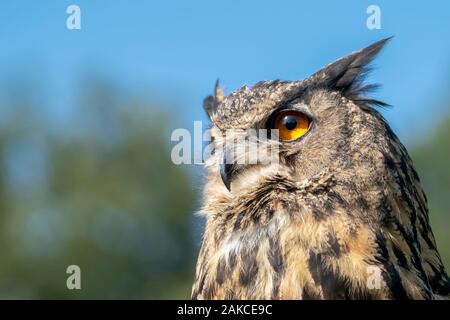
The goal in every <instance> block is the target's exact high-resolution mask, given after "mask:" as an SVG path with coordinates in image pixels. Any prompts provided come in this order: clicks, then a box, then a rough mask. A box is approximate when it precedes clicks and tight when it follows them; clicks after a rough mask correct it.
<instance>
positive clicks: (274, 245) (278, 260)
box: [269, 236, 284, 299]
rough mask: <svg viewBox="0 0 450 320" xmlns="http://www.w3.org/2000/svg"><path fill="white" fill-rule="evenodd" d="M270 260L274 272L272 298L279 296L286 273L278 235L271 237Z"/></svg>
mask: <svg viewBox="0 0 450 320" xmlns="http://www.w3.org/2000/svg"><path fill="white" fill-rule="evenodd" d="M269 262H270V265H271V266H272V268H273V270H274V273H273V276H272V283H273V289H272V299H276V298H278V294H279V289H280V282H281V278H282V276H283V273H284V265H283V253H282V250H281V246H280V241H279V238H278V236H275V237H271V238H269Z"/></svg>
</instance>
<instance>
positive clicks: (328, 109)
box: [204, 39, 391, 194]
mask: <svg viewBox="0 0 450 320" xmlns="http://www.w3.org/2000/svg"><path fill="white" fill-rule="evenodd" d="M388 40H389V39H384V40H381V41H379V42H376V43H374V44H372V45H370V46H368V47H366V48H364V49H362V50H359V51H357V52H354V53H352V54H350V55H348V56H345V57H343V58H341V59H339V60H337V61H335V62H333V63H331V64H329V65H327V66H325V67H324V68H323V69H321V70H319V71H318V72H316V73H314V74H313V75H311V76H310V77H308V78H306V79H304V80H301V81H278V80H277V81H262V82H259V83H257V84H255V85H254V86H252V87H247V86H243V87H242V88H240V89H238V90H237V91H235V92H233V93H231V94H230V95H228V96H225V95H224V93H223V91H222V89H221V88H220V86H219V85H218V84H216V88H215V92H214V95H211V96H208V97H207V98H206V99H205V101H204V109H205V111H206V113H207V114H208V116H209V118H210V120H211V123H212V126H211V136H212V140H213V141H214V152H213V153H212V156H211V157H210V159H208V160H207V166H208V168H209V173H210V177H211V179H210V181H209V183H212V184H214V185H213V186H210V187H212V189H214V190H215V191H216V192H223V193H231V194H239V193H240V192H241V191H242V190H243V188H246V187H248V186H250V185H251V184H255V183H259V182H260V180H261V179H264V178H267V177H270V176H273V175H276V174H280V173H281V174H283V175H284V176H287V177H289V178H290V179H292V180H294V181H302V180H304V179H308V178H309V177H312V176H314V175H316V174H319V173H320V172H321V171H323V170H332V171H333V173H334V174H335V175H339V174H341V175H349V174H351V170H348V168H351V167H352V165H353V164H354V163H356V162H357V163H360V164H361V163H362V164H363V165H364V157H368V159H367V160H368V161H367V163H366V165H368V166H369V168H368V169H370V167H376V166H377V161H376V159H375V158H376V157H378V156H380V157H381V156H382V149H383V148H384V147H386V145H383V140H385V139H386V137H387V136H389V135H390V133H391V131H390V129H389V127H388V125H387V124H386V122H385V121H384V119H383V117H382V116H381V115H380V114H379V112H378V111H377V110H376V109H375V108H374V105H377V106H385V105H386V104H384V103H383V102H381V101H378V100H375V99H372V98H369V97H367V93H368V92H370V91H371V90H373V89H374V88H375V87H376V86H375V85H370V84H365V83H364V81H363V80H364V77H365V75H367V72H368V71H369V68H368V64H369V63H370V62H371V61H372V60H373V58H374V57H375V56H376V55H377V53H378V52H379V51H380V50H381V49H382V48H383V46H384V45H385V44H386V42H387V41H388ZM255 132H256V138H255V139H251V138H250V137H251V136H255ZM250 133H251V134H250ZM244 142H245V143H244ZM230 143H231V145H232V146H231V147H230ZM252 146H256V148H252ZM231 149H233V150H234V151H233V152H231V151H230V150H231ZM378 149H379V150H378ZM236 150H240V152H239V151H236ZM255 150H258V155H259V158H258V159H256V161H251V160H250V161H249V159H252V156H254V153H255ZM261 150H265V151H264V152H261ZM377 150H378V151H379V152H377ZM231 153H233V155H232V156H230V154H231ZM238 154H240V155H238ZM244 158H245V159H246V160H243V159H244ZM253 158H254V157H253ZM369 158H370V159H369ZM374 159H375V160H374ZM370 170H371V169H370ZM370 170H369V171H370ZM372 174H377V173H376V172H372Z"/></svg>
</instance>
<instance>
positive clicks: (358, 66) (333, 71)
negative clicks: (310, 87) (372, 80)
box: [311, 37, 392, 96]
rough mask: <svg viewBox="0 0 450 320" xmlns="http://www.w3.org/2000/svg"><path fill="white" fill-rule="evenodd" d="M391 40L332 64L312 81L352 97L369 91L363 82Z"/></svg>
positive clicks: (387, 39) (317, 73) (316, 74)
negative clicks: (374, 61)
mask: <svg viewBox="0 0 450 320" xmlns="http://www.w3.org/2000/svg"><path fill="white" fill-rule="evenodd" d="M391 38H392V37H389V38H386V39H383V40H380V41H378V42H375V43H374V44H372V45H370V46H368V47H366V48H364V49H361V50H359V51H356V52H354V53H351V54H350V55H348V56H346V57H343V58H341V59H338V60H336V61H335V62H332V63H331V64H329V65H327V66H326V67H325V68H323V69H322V70H320V71H318V72H316V73H315V74H314V75H312V76H311V80H312V81H313V82H314V83H316V84H318V85H322V86H323V85H325V86H326V87H328V88H332V89H336V90H339V91H341V92H343V93H344V94H346V95H350V96H357V95H359V94H360V93H363V92H364V91H367V86H366V85H364V84H363V80H364V77H365V76H366V75H367V73H368V72H369V71H370V68H369V67H368V64H370V62H372V60H373V59H374V58H375V57H376V55H377V54H378V53H379V52H380V51H381V49H382V48H383V47H384V46H385V44H386V43H387V42H388V41H389V40H390V39H391Z"/></svg>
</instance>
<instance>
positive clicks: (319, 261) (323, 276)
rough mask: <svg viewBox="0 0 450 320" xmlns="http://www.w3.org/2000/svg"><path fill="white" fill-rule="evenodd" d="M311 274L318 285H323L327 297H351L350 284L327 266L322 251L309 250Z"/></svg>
mask: <svg viewBox="0 0 450 320" xmlns="http://www.w3.org/2000/svg"><path fill="white" fill-rule="evenodd" d="M308 266H309V270H310V271H311V276H312V278H313V280H314V283H316V284H317V285H318V286H321V287H322V292H323V295H324V298H325V299H351V298H352V297H351V296H350V295H349V288H348V284H347V283H346V282H345V280H344V279H343V278H342V277H339V276H338V275H337V274H335V273H334V272H333V271H332V270H330V269H329V268H327V266H326V262H325V261H324V259H323V255H322V254H321V253H316V252H314V251H312V250H311V251H310V252H309V259H308Z"/></svg>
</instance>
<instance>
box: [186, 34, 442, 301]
mask: <svg viewBox="0 0 450 320" xmlns="http://www.w3.org/2000/svg"><path fill="white" fill-rule="evenodd" d="M387 40H388V39H385V40H382V41H379V42H376V43H374V44H372V45H370V46H369V47H367V48H364V49H362V50H360V51H357V52H354V53H352V54H350V55H348V56H346V57H344V58H341V59H339V60H337V61H335V62H333V63H331V64H329V65H328V66H326V67H325V68H323V69H322V70H320V71H318V72H316V73H315V74H313V75H312V76H310V77H308V78H306V79H305V80H302V81H262V82H259V83H257V84H256V85H254V86H253V87H247V86H244V87H242V88H241V89H239V90H237V91H236V92H234V93H232V94H230V95H229V96H226V97H225V96H224V94H223V92H222V90H221V89H220V87H219V86H217V85H216V90H215V94H214V96H210V97H207V98H206V99H205V103H204V107H205V110H206V112H207V114H208V116H209V118H210V119H211V122H212V126H211V136H212V138H213V141H214V146H215V149H214V152H213V153H212V156H211V157H210V158H209V159H208V161H207V168H208V176H207V182H206V185H205V189H204V203H203V207H202V212H203V213H204V215H205V217H206V226H205V232H204V238H203V244H202V248H201V251H200V254H199V258H198V262H197V269H196V279H195V283H194V286H193V291H192V298H194V299H436V298H446V297H447V296H448V295H449V289H450V285H449V280H448V277H447V275H446V273H445V270H444V267H443V264H442V262H441V259H440V256H439V253H438V251H437V249H436V242H435V239H434V237H433V233H432V231H431V228H430V225H429V220H428V209H427V199H426V196H425V194H424V192H423V190H422V188H421V186H420V180H419V177H418V175H417V173H416V171H415V169H414V167H413V164H412V162H411V159H410V157H409V156H408V153H407V151H406V149H405V147H404V146H403V145H402V144H401V142H400V141H399V139H398V138H397V137H396V135H395V134H394V133H393V132H392V130H391V129H390V127H389V125H388V124H387V123H386V121H385V120H384V119H383V117H382V116H381V114H380V113H379V112H378V111H377V109H376V108H375V106H384V105H385V104H384V103H383V102H381V101H378V100H375V99H372V98H368V97H367V92H368V91H369V90H371V89H373V88H374V86H373V85H367V84H365V83H364V82H363V78H364V75H365V74H366V73H367V71H368V67H367V66H368V64H369V63H370V62H371V61H372V59H373V58H374V57H375V55H376V54H377V53H378V52H379V51H380V50H381V48H382V47H383V46H384V44H385V43H386V42H387ZM251 129H255V130H258V129H268V130H270V129H275V131H274V132H276V134H273V133H270V135H269V134H268V135H269V138H268V139H262V137H261V136H259V137H258V139H256V140H255V141H254V142H253V143H255V144H257V145H258V146H259V145H260V144H264V146H265V147H267V148H268V149H270V150H272V151H273V150H277V152H276V156H277V158H278V161H265V162H264V161H261V159H259V160H258V161H256V162H253V163H242V162H241V163H239V161H237V159H236V158H233V157H228V155H227V153H229V152H230V150H229V147H228V146H227V144H226V143H225V141H228V140H227V139H229V135H231V137H232V138H233V139H234V138H237V136H239V138H242V136H244V140H238V139H236V141H247V140H249V139H246V138H245V137H246V135H248V132H249V131H251ZM261 131H264V130H261ZM267 132H269V131H267ZM270 132H272V131H270ZM225 133H227V135H225ZM233 135H235V136H233ZM225 136H226V138H225ZM233 139H232V140H233ZM233 141H234V140H233ZM235 145H236V143H235ZM237 147H238V148H239V143H237ZM246 150H247V149H246ZM247 153H248V151H247ZM272 153H273V152H272ZM244 154H245V152H244ZM268 157H269V158H270V159H272V158H271V157H273V155H271V156H268ZM270 159H269V160H270ZM266 160H267V159H266Z"/></svg>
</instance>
